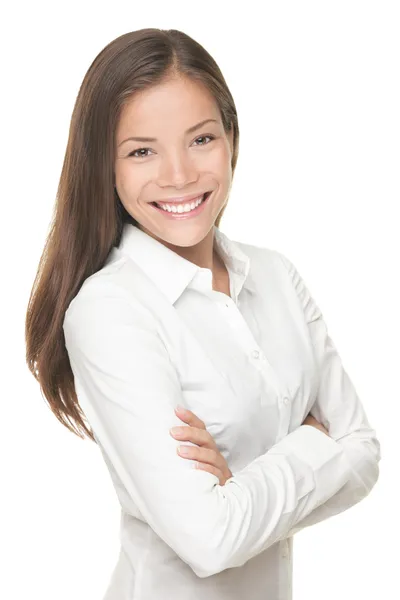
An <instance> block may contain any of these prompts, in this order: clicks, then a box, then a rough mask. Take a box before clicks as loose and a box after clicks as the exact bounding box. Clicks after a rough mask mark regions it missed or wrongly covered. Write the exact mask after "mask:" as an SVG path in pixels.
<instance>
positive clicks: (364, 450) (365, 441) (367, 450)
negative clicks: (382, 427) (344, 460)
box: [337, 429, 381, 501]
mask: <svg viewBox="0 0 400 600" xmlns="http://www.w3.org/2000/svg"><path fill="white" fill-rule="evenodd" d="M366 431H367V433H366ZM366 431H365V430H359V431H356V432H353V433H351V434H349V435H347V436H344V437H342V438H340V439H338V440H337V442H338V443H339V444H340V445H341V446H342V447H343V449H344V451H345V453H346V455H347V457H348V459H349V462H350V464H351V467H352V472H353V477H354V482H355V489H354V493H355V495H356V496H357V500H356V501H358V500H361V499H362V498H364V497H365V496H367V495H368V494H369V493H370V491H371V490H372V488H373V487H374V486H375V484H376V482H377V481H378V479H379V471H380V469H379V463H380V460H381V446H380V443H379V441H378V439H377V437H376V434H375V431H373V430H371V429H367V430H366Z"/></svg>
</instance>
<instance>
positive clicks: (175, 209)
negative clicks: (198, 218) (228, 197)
mask: <svg viewBox="0 0 400 600" xmlns="http://www.w3.org/2000/svg"><path fill="white" fill-rule="evenodd" d="M204 196H205V194H203V195H202V196H199V198H198V199H197V200H192V201H191V202H187V203H186V204H179V205H174V204H163V205H161V204H157V202H156V205H157V206H158V208H161V209H162V210H166V211H167V212H172V213H183V212H190V211H191V210H194V209H195V208H196V207H197V206H199V204H201V202H202V201H203V199H204Z"/></svg>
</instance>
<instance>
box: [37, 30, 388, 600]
mask: <svg viewBox="0 0 400 600" xmlns="http://www.w3.org/2000/svg"><path fill="white" fill-rule="evenodd" d="M238 144H239V127H238V121H237V114H236V109H235V104H234V101H233V99H232V96H231V94H230V92H229V89H228V87H227V84H226V82H225V80H224V78H223V75H222V74H221V71H220V70H219V68H218V66H217V65H216V63H215V61H214V60H213V59H212V57H211V56H210V55H209V54H208V53H207V52H206V51H205V50H204V48H202V47H201V46H200V45H199V44H198V43H196V42H195V41H194V40H193V39H191V38H190V37H189V36H187V35H185V34H184V33H182V32H179V31H176V30H160V29H143V30H140V31H134V32H131V33H128V34H126V35H122V36H120V37H119V38H117V39H116V40H114V41H113V42H111V43H110V44H109V45H108V46H106V48H104V49H103V50H102V52H100V54H99V55H98V56H97V57H96V59H95V60H94V62H93V63H92V65H91V66H90V68H89V70H88V72H87V74H86V76H85V78H84V81H83V83H82V86H81V89H80V91H79V95H78V98H77V101H76V105H75V109H74V112H73V115H72V121H71V128H70V134H69V140H68V146H67V150H66V156H65V161H64V165H63V169H62V174H61V179H60V185H59V190H58V198H57V205H56V211H55V218H54V222H53V226H52V229H51V232H50V235H49V238H48V240H47V244H46V248H45V252H44V254H43V257H42V260H41V263H40V268H39V271H38V275H37V281H35V285H34V291H33V292H32V296H31V300H30V305H29V310H28V314H27V322H26V339H27V358H28V364H29V367H30V369H31V371H32V373H33V374H34V376H35V377H36V378H37V380H38V381H39V383H40V385H41V388H42V390H43V392H44V394H45V396H46V398H47V399H48V401H49V404H50V407H51V409H52V411H53V412H54V414H55V415H56V416H57V418H58V419H59V420H60V421H61V423H63V425H65V426H66V427H68V428H69V429H70V430H71V431H73V432H74V433H76V434H77V435H79V436H80V437H84V436H85V435H87V436H88V437H90V439H92V440H93V441H95V442H96V443H97V444H98V446H99V448H100V450H101V452H102V455H103V458H104V460H105V462H106V464H107V467H108V469H109V472H110V476H111V478H112V481H113V483H114V486H115V490H116V493H117V495H118V499H119V501H120V504H121V552H120V556H119V558H118V561H117V563H116V566H115V570H114V573H113V576H112V578H111V580H110V584H109V586H108V590H107V592H106V594H105V599H108V600H111V599H112V600H128V599H130V600H132V599H133V598H137V599H139V598H148V599H150V598H151V599H152V600H161V599H163V600H164V599H165V598H174V600H183V599H185V600H186V599H187V598H189V597H190V598H191V599H195V598H196V599H199V600H200V599H201V600H203V599H204V598H207V599H208V600H222V599H229V600H235V599H237V600H239V599H240V600H242V599H243V598H246V599H247V600H261V599H263V600H265V598H269V599H270V600H278V599H280V600H281V599H285V600H288V599H290V598H291V597H292V592H291V583H292V540H293V535H294V533H296V532H297V531H299V530H300V529H302V528H304V527H307V526H310V525H312V524H314V523H317V522H319V521H322V520H323V519H327V518H329V517H331V516H332V515H335V514H337V513H340V512H342V511H344V510H346V509H348V508H349V507H351V506H352V505H354V504H356V503H357V502H359V501H360V500H361V499H362V498H364V497H365V496H366V495H367V494H368V493H369V492H370V490H371V489H372V487H373V486H374V484H375V482H376V481H377V478H378V472H379V469H378V463H379V460H380V446H379V442H378V441H377V439H376V435H375V431H374V430H373V429H371V427H370V425H369V423H368V420H367V417H366V415H365V412H364V409H363V407H362V405H361V403H360V400H359V398H358V396H357V393H356V391H355V389H354V386H353V384H352V382H351V381H350V379H349V377H348V375H347V373H346V372H345V370H344V368H343V366H342V364H341V360H340V357H339V355H338V353H337V351H336V348H335V346H334V345H333V343H332V341H331V339H330V338H329V336H328V333H327V329H326V325H325V323H324V320H323V316H322V314H321V311H320V310H319V308H318V307H317V305H316V303H315V302H314V300H313V298H312V297H311V295H310V293H309V291H308V289H307V288H306V286H305V283H304V282H303V280H302V279H301V277H300V275H299V273H298V272H297V270H296V268H295V267H294V265H293V263H292V262H291V261H290V260H289V259H288V258H287V257H285V256H284V255H283V254H281V253H279V252H278V251H276V250H272V249H269V248H266V247H258V246H255V245H251V244H245V243H241V242H235V241H233V240H231V239H229V238H228V236H227V235H226V234H224V233H223V232H222V231H221V230H220V229H219V224H220V221H221V217H222V215H223V212H224V210H225V207H226V204H227V201H228V197H229V191H230V188H231V184H232V178H233V173H234V170H235V166H236V162H237V157H238ZM178 404H181V405H183V408H184V409H186V411H182V410H181V409H178V408H177V405H178ZM85 421H86V423H85ZM179 425H180V426H181V435H180V436H179V435H178V433H176V432H174V431H173V430H172V427H173V426H179ZM183 450H186V451H187V454H184V453H183ZM193 466H197V469H193V468H192V467H193Z"/></svg>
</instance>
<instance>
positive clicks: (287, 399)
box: [283, 396, 289, 405]
mask: <svg viewBox="0 0 400 600" xmlns="http://www.w3.org/2000/svg"><path fill="white" fill-rule="evenodd" d="M283 404H285V405H287V404H289V398H288V397H287V396H285V397H284V398H283Z"/></svg>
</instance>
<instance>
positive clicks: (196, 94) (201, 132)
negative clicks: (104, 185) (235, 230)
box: [115, 79, 233, 247]
mask: <svg viewBox="0 0 400 600" xmlns="http://www.w3.org/2000/svg"><path fill="white" fill-rule="evenodd" d="M206 120H207V122H206V123H204V124H200V123H201V122H202V121H206ZM129 138H142V139H141V140H137V139H129ZM143 138H152V139H151V140H149V139H143ZM232 151H233V132H230V133H229V134H228V135H227V134H226V133H225V131H224V128H223V125H222V121H221V117H220V114H219V110H218V105H217V104H216V102H215V100H214V98H213V97H212V95H211V94H210V93H209V92H208V90H207V89H206V88H205V87H204V86H203V85H202V84H201V83H198V82H193V81H191V80H188V79H175V80H173V81H168V82H165V83H162V84H159V85H157V86H155V87H153V88H152V89H149V90H145V91H143V92H140V93H139V94H136V95H135V96H134V97H133V99H132V100H131V101H130V102H129V103H127V104H125V105H124V107H123V109H122V112H121V116H120V119H119V122H118V126H117V130H116V160H115V184H116V189H117V192H118V195H119V198H120V200H121V202H122V204H123V205H124V207H125V209H126V210H127V212H128V213H130V214H131V215H132V216H133V217H134V218H135V219H136V221H138V224H139V225H138V226H139V227H140V229H142V230H143V231H145V232H146V233H148V234H149V235H152V236H153V237H155V238H156V239H159V240H160V241H161V242H165V243H166V244H167V245H168V244H169V245H172V246H181V247H189V246H194V245H196V244H199V243H200V242H201V241H202V240H203V239H205V238H206V236H207V234H209V233H211V234H212V227H213V225H214V222H215V220H216V218H217V217H218V214H219V213H220V211H221V209H222V208H223V206H224V205H225V203H226V202H227V199H228V195H229V190H230V186H231V183H232V169H231V158H232ZM205 192H211V195H210V196H209V197H208V198H207V200H206V202H204V204H202V205H200V206H199V207H198V208H197V209H196V210H195V211H194V212H193V213H183V212H179V213H176V214H177V215H178V216H175V217H174V216H173V215H174V214H175V213H174V212H169V209H168V210H167V211H164V210H163V209H160V208H156V207H155V206H154V205H153V203H154V202H160V203H162V202H166V201H168V200H169V201H170V207H174V206H175V207H176V208H177V207H178V206H179V204H180V203H179V204H178V203H177V201H178V200H183V199H184V200H186V201H185V202H184V204H183V206H185V204H191V202H192V200H190V198H196V201H197V198H198V197H202V196H203V194H204V193H205ZM185 197H189V199H188V198H185ZM186 208H188V207H187V206H186ZM179 210H180V209H179Z"/></svg>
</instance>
